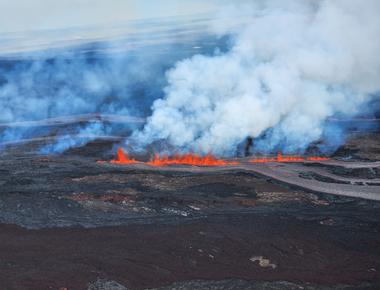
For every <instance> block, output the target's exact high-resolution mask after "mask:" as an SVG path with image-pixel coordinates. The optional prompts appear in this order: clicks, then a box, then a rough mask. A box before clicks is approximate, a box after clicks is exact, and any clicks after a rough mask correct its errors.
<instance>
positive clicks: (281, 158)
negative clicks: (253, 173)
mask: <svg viewBox="0 0 380 290" xmlns="http://www.w3.org/2000/svg"><path fill="white" fill-rule="evenodd" d="M326 160H330V158H328V157H318V156H311V157H301V156H283V155H282V153H278V154H277V156H276V157H264V158H255V159H251V160H249V162H251V163H267V162H303V161H326Z"/></svg>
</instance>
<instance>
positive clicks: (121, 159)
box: [110, 148, 138, 164]
mask: <svg viewBox="0 0 380 290" xmlns="http://www.w3.org/2000/svg"><path fill="white" fill-rule="evenodd" d="M110 162H111V163H113V164H134V163H138V161H136V160H135V159H132V158H129V156H128V154H127V153H125V152H124V150H123V149H122V148H119V149H117V155H116V159H114V160H111V161H110Z"/></svg>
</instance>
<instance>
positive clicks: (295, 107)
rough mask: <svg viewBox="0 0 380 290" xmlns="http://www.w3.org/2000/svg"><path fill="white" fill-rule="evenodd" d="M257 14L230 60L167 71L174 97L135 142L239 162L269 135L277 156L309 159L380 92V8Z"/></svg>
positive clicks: (256, 9)
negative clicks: (162, 143)
mask: <svg viewBox="0 0 380 290" xmlns="http://www.w3.org/2000/svg"><path fill="white" fill-rule="evenodd" d="M258 3H259V4H260V5H259V4H258ZM248 6H249V5H248ZM248 6H244V9H247V7H248ZM252 7H253V8H252V9H253V13H252V15H253V16H252V18H251V19H250V21H249V23H246V24H245V25H244V26H240V27H239V29H240V30H239V31H235V32H234V33H233V45H232V47H231V49H230V50H229V51H228V52H226V53H220V52H215V54H214V55H213V56H203V55H196V56H194V57H192V58H190V59H185V60H183V61H180V62H178V63H177V64H176V65H175V67H174V68H172V69H171V70H169V71H168V72H167V79H168V86H167V87H166V88H165V96H164V98H162V99H159V100H156V101H155V102H154V104H153V106H152V110H153V113H152V115H151V116H150V117H149V119H148V123H147V124H146V126H145V127H144V129H143V130H142V131H139V132H135V134H134V140H136V141H137V142H138V143H139V144H148V143H151V142H154V141H157V140H161V139H164V140H167V141H168V142H169V143H170V144H171V145H173V146H176V147H177V148H179V149H183V150H192V151H196V152H204V153H205V152H213V153H216V154H232V153H234V152H235V150H236V146H237V144H238V143H240V142H241V141H243V140H244V139H245V138H246V137H247V136H252V137H259V136H263V133H265V132H267V138H266V139H265V138H264V139H265V142H266V146H268V148H275V146H279V145H281V146H282V147H283V149H285V151H302V150H304V149H305V148H306V146H307V145H308V144H310V142H313V141H316V140H318V139H319V138H321V137H322V136H323V134H324V133H325V131H326V127H325V121H326V119H327V118H329V117H332V116H336V115H344V116H351V115H354V114H357V113H358V111H359V110H360V108H361V106H363V105H364V104H365V103H366V102H367V101H369V100H370V99H371V98H374V97H375V96H376V94H378V92H379V91H380V57H379V52H380V37H379V36H380V1H378V0H366V1H360V0H332V1H265V2H263V1H260V2H258V1H256V2H253V3H252ZM219 30H220V27H219ZM226 33H227V32H226ZM228 33H230V31H229V32H228ZM269 129H270V132H269V131H268V130H269ZM268 136H269V137H268Z"/></svg>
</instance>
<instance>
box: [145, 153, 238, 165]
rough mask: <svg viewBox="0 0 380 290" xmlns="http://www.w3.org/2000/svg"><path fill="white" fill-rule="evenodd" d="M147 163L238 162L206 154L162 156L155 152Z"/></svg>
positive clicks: (220, 163)
mask: <svg viewBox="0 0 380 290" xmlns="http://www.w3.org/2000/svg"><path fill="white" fill-rule="evenodd" d="M147 164H149V165H152V166H165V165H193V166H224V165H237V164H239V163H238V162H235V161H226V160H223V159H217V158H216V157H214V156H212V155H211V154H208V155H206V156H203V157H201V156H199V155H196V154H190V153H189V154H184V155H175V156H173V157H169V156H164V157H162V158H161V157H159V156H158V155H157V154H155V155H154V158H153V160H151V161H149V162H148V163H147Z"/></svg>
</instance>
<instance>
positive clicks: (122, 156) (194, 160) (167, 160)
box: [98, 148, 330, 166]
mask: <svg viewBox="0 0 380 290" xmlns="http://www.w3.org/2000/svg"><path fill="white" fill-rule="evenodd" d="M329 159H330V158H327V157H318V156H311V157H300V156H283V155H282V154H281V153H278V154H277V156H276V157H264V158H254V159H251V160H249V162H250V163H266V162H303V161H326V160H329ZM98 163H100V164H102V163H105V161H98ZM110 163H112V164H124V165H125V164H136V163H140V164H146V165H150V166H167V165H191V166H227V165H238V164H240V163H239V162H237V161H227V160H224V159H218V158H216V157H215V156H213V155H211V154H208V155H206V156H199V155H197V154H192V153H189V154H183V155H174V156H162V157H160V156H159V155H158V154H154V157H153V159H152V160H151V161H148V162H140V161H137V160H135V159H133V158H130V157H129V156H128V154H127V153H125V152H124V150H123V149H122V148H119V149H118V150H117V155H116V159H114V160H111V161H110Z"/></svg>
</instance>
